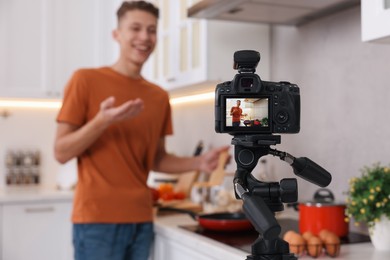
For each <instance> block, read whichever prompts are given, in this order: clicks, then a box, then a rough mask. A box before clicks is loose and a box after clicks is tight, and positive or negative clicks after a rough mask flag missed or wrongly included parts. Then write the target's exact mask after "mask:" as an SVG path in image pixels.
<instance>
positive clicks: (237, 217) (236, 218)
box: [159, 207, 253, 231]
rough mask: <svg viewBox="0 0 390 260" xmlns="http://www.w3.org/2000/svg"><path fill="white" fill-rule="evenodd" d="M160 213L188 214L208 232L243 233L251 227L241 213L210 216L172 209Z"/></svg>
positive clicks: (167, 208) (165, 208)
mask: <svg viewBox="0 0 390 260" xmlns="http://www.w3.org/2000/svg"><path fill="white" fill-rule="evenodd" d="M159 210H162V211H175V212H181V213H187V214H189V215H190V216H191V217H192V218H193V219H194V220H196V221H197V222H198V224H199V225H200V226H201V227H202V228H204V229H208V230H213V231H244V230H251V229H253V226H252V224H251V222H250V221H249V219H247V218H246V216H245V214H244V213H241V212H235V213H230V212H222V213H212V214H197V213H195V212H193V211H190V210H185V209H178V208H173V207H161V208H159Z"/></svg>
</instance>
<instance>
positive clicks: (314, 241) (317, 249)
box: [307, 235, 322, 257]
mask: <svg viewBox="0 0 390 260" xmlns="http://www.w3.org/2000/svg"><path fill="white" fill-rule="evenodd" d="M321 252H322V240H321V239H320V238H319V237H317V236H314V235H313V236H311V237H309V238H308V239H307V253H308V254H309V255H310V256H312V257H318V256H319V255H320V254H321Z"/></svg>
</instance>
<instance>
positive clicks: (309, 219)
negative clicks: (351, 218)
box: [298, 189, 349, 237]
mask: <svg viewBox="0 0 390 260" xmlns="http://www.w3.org/2000/svg"><path fill="white" fill-rule="evenodd" d="M298 207H299V231H300V232H301V233H305V232H306V231H310V232H312V233H313V234H314V235H318V234H319V233H320V231H321V230H323V229H327V230H329V231H332V232H333V233H335V234H336V235H337V236H339V237H345V236H347V235H348V232H349V225H348V222H346V221H345V219H346V216H345V208H346V205H345V204H342V203H335V202H334V195H333V193H332V192H331V191H330V190H329V189H319V190H317V192H316V193H315V194H314V200H313V201H310V202H306V203H299V206H298Z"/></svg>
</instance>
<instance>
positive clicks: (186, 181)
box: [175, 140, 203, 197]
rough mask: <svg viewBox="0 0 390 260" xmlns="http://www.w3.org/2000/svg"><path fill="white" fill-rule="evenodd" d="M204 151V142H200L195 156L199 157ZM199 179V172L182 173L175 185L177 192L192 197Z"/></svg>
mask: <svg viewBox="0 0 390 260" xmlns="http://www.w3.org/2000/svg"><path fill="white" fill-rule="evenodd" d="M202 150H203V141H202V140H201V141H199V142H198V144H197V146H196V148H195V152H194V156H198V155H200V154H201V153H202ZM198 177H199V171H190V172H186V173H181V174H180V175H179V177H178V179H177V183H176V185H175V192H184V193H185V194H186V195H187V197H188V196H189V195H190V192H191V189H192V185H193V184H194V182H195V181H196V180H197V179H198Z"/></svg>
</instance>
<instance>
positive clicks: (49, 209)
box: [24, 207, 54, 213]
mask: <svg viewBox="0 0 390 260" xmlns="http://www.w3.org/2000/svg"><path fill="white" fill-rule="evenodd" d="M24 211H25V212H26V213H42V212H53V211H54V207H43V208H26V209H24Z"/></svg>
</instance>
